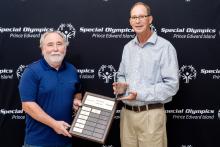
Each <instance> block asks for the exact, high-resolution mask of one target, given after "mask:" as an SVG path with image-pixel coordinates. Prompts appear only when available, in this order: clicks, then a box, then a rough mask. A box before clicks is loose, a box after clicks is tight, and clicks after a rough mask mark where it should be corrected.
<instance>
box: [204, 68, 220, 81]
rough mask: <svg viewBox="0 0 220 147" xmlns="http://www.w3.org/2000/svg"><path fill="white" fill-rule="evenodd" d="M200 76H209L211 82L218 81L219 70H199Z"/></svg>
mask: <svg viewBox="0 0 220 147" xmlns="http://www.w3.org/2000/svg"><path fill="white" fill-rule="evenodd" d="M200 73H201V74H203V75H207V76H210V77H211V78H212V79H213V80H220V69H204V68H203V69H201V71H200Z"/></svg>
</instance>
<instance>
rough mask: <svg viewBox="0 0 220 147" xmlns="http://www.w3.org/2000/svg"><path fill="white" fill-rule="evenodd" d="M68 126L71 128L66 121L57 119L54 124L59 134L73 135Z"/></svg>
mask: <svg viewBox="0 0 220 147" xmlns="http://www.w3.org/2000/svg"><path fill="white" fill-rule="evenodd" d="M68 128H70V125H69V124H68V123H66V122H65V121H55V122H54V125H53V129H54V131H55V132H56V133H57V134H62V135H64V136H68V137H72V136H71V134H70V133H69V132H68V130H67V129H68Z"/></svg>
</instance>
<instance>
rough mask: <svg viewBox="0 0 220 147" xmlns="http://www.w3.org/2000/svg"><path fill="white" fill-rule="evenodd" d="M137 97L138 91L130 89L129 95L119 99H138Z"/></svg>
mask: <svg viewBox="0 0 220 147" xmlns="http://www.w3.org/2000/svg"><path fill="white" fill-rule="evenodd" d="M136 97H137V92H135V91H130V92H129V94H128V96H124V97H120V98H118V99H117V100H130V101H132V100H136Z"/></svg>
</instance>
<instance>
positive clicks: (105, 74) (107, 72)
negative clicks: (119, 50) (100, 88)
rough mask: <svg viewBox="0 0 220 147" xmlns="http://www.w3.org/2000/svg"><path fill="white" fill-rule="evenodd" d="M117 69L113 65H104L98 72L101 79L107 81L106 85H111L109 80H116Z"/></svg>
mask: <svg viewBox="0 0 220 147" xmlns="http://www.w3.org/2000/svg"><path fill="white" fill-rule="evenodd" d="M115 72H116V70H115V68H114V67H113V65H102V66H101V67H100V68H99V70H98V76H99V79H103V80H105V83H109V80H111V79H113V78H114V75H115Z"/></svg>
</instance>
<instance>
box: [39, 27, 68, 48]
mask: <svg viewBox="0 0 220 147" xmlns="http://www.w3.org/2000/svg"><path fill="white" fill-rule="evenodd" d="M51 33H57V34H58V35H60V37H62V38H63V40H64V44H65V46H66V47H67V46H68V45H69V41H68V40H67V38H66V36H65V35H64V34H63V33H62V32H60V31H57V30H55V31H47V32H44V33H43V34H42V35H41V37H40V48H42V47H43V43H44V39H45V38H46V36H47V35H48V34H51Z"/></svg>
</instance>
